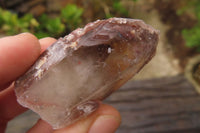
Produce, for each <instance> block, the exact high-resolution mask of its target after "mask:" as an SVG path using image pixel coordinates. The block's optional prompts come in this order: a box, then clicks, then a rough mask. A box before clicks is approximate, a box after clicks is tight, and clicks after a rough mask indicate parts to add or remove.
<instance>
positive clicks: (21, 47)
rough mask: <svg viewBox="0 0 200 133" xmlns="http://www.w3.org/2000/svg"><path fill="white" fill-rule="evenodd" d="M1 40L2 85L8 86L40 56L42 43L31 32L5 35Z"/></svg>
mask: <svg viewBox="0 0 200 133" xmlns="http://www.w3.org/2000/svg"><path fill="white" fill-rule="evenodd" d="M0 42H1V43H0V81H1V82H0V86H6V85H7V84H8V83H11V82H12V81H13V80H15V79H16V78H17V77H18V76H20V75H21V74H23V73H24V72H25V71H26V70H27V69H28V68H29V67H30V66H31V65H32V64H33V63H34V61H35V60H36V59H37V58H38V56H39V54H40V43H39V41H38V39H37V38H36V37H35V36H34V35H32V34H30V33H23V34H19V35H16V36H9V37H4V38H1V39H0Z"/></svg>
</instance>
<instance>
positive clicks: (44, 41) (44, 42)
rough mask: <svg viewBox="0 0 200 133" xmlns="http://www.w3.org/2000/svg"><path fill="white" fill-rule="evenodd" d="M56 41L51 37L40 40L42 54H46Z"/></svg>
mask: <svg viewBox="0 0 200 133" xmlns="http://www.w3.org/2000/svg"><path fill="white" fill-rule="evenodd" d="M55 41H56V39H54V38H51V37H46V38H42V39H40V40H39V42H40V44H41V53H42V52H44V50H46V49H47V48H48V47H49V46H50V45H51V44H53V43H54V42H55Z"/></svg>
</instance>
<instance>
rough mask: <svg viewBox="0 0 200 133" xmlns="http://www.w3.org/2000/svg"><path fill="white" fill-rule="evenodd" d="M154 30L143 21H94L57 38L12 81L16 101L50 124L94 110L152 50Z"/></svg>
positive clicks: (55, 125) (69, 120) (60, 124)
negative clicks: (13, 82) (21, 74)
mask: <svg viewBox="0 0 200 133" xmlns="http://www.w3.org/2000/svg"><path fill="white" fill-rule="evenodd" d="M157 43H158V31H157V30H155V29H154V28H152V27H151V26H149V25H147V24H145V23H144V22H143V21H141V20H135V19H125V18H111V19H107V20H97V21H95V22H92V23H89V24H87V25H86V26H85V27H84V28H79V29H77V30H75V31H73V32H72V33H71V34H69V35H67V36H65V37H63V38H60V39H59V40H58V41H57V42H55V43H54V44H53V45H51V46H50V47H49V48H48V49H47V50H46V51H45V52H44V53H43V54H42V55H41V56H40V57H39V59H38V60H37V61H36V62H35V64H34V65H33V66H32V67H31V68H30V69H29V70H28V71H27V72H26V73H25V74H24V75H23V76H21V77H20V78H19V79H18V80H17V81H16V83H15V92H16V95H17V100H18V102H19V103H20V104H21V105H23V106H25V107H28V108H30V109H31V110H33V111H35V112H36V113H38V114H39V115H40V116H41V118H42V119H44V120H45V121H47V122H48V123H50V124H51V125H52V126H53V128H54V129H58V128H62V127H65V126H67V125H69V124H71V123H73V122H75V121H77V120H79V119H80V118H82V117H85V116H87V115H89V114H90V113H92V112H93V111H94V110H95V109H97V107H98V101H99V100H102V99H104V98H105V97H107V96H108V95H109V94H111V93H112V92H113V91H114V90H116V89H118V88H119V87H120V86H121V85H123V84H124V83H125V82H126V81H127V80H129V79H130V78H131V77H132V76H134V75H135V74H136V73H137V72H138V71H139V70H140V69H141V68H142V67H143V66H144V65H145V64H146V63H147V62H148V61H149V60H150V59H151V58H152V57H153V56H154V54H155V51H156V46H157Z"/></svg>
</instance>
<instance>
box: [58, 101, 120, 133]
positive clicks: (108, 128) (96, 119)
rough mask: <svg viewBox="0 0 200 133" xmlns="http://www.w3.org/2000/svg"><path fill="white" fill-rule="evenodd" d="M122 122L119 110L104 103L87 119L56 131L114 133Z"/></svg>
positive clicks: (63, 132) (65, 132)
mask: <svg viewBox="0 0 200 133" xmlns="http://www.w3.org/2000/svg"><path fill="white" fill-rule="evenodd" d="M120 122H121V117H120V114H119V112H118V111H117V110H116V109H115V108H113V107H111V106H109V105H105V104H102V105H100V107H99V108H98V110H97V111H95V112H94V113H93V114H91V115H90V116H89V117H87V118H86V119H83V120H80V121H78V122H76V123H74V124H72V125H70V126H68V127H66V128H63V129H59V130H56V131H55V132H54V133H114V132H115V131H116V129H117V128H118V127H119V125H120Z"/></svg>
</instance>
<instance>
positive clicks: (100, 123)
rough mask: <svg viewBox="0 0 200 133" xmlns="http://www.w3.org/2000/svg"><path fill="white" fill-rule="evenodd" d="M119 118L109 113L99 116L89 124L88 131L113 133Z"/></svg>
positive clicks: (91, 132)
mask: <svg viewBox="0 0 200 133" xmlns="http://www.w3.org/2000/svg"><path fill="white" fill-rule="evenodd" d="M119 124H120V120H119V119H117V118H116V117H114V116H111V115H105V116H99V117H98V118H97V119H96V121H95V122H94V123H93V125H92V126H91V128H90V130H89V133H114V132H115V131H116V129H117V128H118V126H119Z"/></svg>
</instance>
